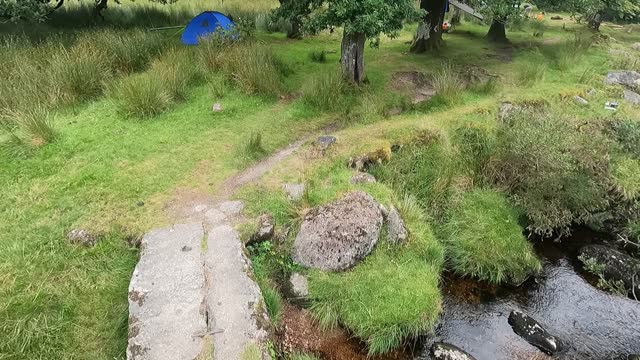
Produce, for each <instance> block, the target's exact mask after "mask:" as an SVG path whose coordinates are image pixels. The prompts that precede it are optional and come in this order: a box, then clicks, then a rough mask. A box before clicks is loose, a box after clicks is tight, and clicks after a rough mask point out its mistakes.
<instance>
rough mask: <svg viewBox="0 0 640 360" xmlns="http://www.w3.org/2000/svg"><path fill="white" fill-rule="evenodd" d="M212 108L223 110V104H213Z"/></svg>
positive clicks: (218, 110) (214, 110) (217, 110)
mask: <svg viewBox="0 0 640 360" xmlns="http://www.w3.org/2000/svg"><path fill="white" fill-rule="evenodd" d="M211 110H212V111H213V112H221V111H222V104H220V103H215V104H213V106H212V107H211Z"/></svg>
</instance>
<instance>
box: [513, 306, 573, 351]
mask: <svg viewBox="0 0 640 360" xmlns="http://www.w3.org/2000/svg"><path fill="white" fill-rule="evenodd" d="M509 325H511V327H512V328H513V331H514V332H515V333H516V334H518V335H520V336H522V338H524V339H525V340H527V342H529V343H530V344H531V345H533V346H535V347H537V348H538V349H540V350H542V351H544V352H545V353H547V354H549V355H553V354H555V353H557V352H559V351H562V344H561V342H560V340H559V339H557V338H556V337H555V336H553V335H551V334H550V333H549V332H548V331H547V330H546V329H545V328H544V327H542V325H540V323H538V322H537V321H536V320H535V319H533V318H532V317H530V316H528V315H526V314H524V313H522V312H520V311H515V310H514V311H512V312H511V314H509Z"/></svg>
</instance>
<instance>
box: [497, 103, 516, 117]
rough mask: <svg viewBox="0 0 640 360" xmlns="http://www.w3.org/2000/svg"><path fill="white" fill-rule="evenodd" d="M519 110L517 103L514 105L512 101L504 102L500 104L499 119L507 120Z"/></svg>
mask: <svg viewBox="0 0 640 360" xmlns="http://www.w3.org/2000/svg"><path fill="white" fill-rule="evenodd" d="M518 110H519V108H518V107H517V106H516V105H513V104H512V103H510V102H503V103H501V104H500V110H499V112H498V119H499V120H501V121H503V120H506V119H508V118H509V117H510V116H511V115H513V113H515V112H516V111H518Z"/></svg>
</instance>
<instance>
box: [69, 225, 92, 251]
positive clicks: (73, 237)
mask: <svg viewBox="0 0 640 360" xmlns="http://www.w3.org/2000/svg"><path fill="white" fill-rule="evenodd" d="M67 239H69V241H70V242H72V243H73V244H77V245H83V246H88V247H92V246H95V245H96V244H97V243H98V240H100V237H99V236H98V235H95V234H92V233H91V232H90V231H88V230H85V229H73V230H71V231H69V233H68V234H67Z"/></svg>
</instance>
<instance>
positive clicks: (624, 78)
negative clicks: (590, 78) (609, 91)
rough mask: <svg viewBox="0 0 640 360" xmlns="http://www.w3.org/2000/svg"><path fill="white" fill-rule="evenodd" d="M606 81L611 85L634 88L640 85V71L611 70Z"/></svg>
mask: <svg viewBox="0 0 640 360" xmlns="http://www.w3.org/2000/svg"><path fill="white" fill-rule="evenodd" d="M604 82H605V84H609V85H624V86H627V87H630V88H632V89H634V88H638V86H640V73H639V72H637V71H610V72H609V73H608V74H607V77H606V78H605V79H604Z"/></svg>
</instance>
